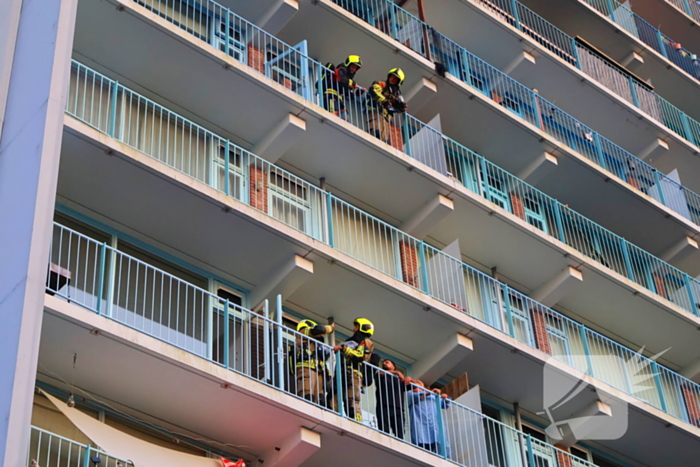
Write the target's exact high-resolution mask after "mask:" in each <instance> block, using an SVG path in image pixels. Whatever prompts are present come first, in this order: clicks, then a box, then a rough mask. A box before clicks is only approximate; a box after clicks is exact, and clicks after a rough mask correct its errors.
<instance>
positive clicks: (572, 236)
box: [67, 62, 700, 316]
mask: <svg viewBox="0 0 700 467" xmlns="http://www.w3.org/2000/svg"><path fill="white" fill-rule="evenodd" d="M67 112H68V113H69V114H70V115H73V116H75V117H76V118H78V119H80V120H82V121H85V122H86V123H88V124H90V125H92V126H94V127H95V128H97V129H98V130H100V131H103V132H105V133H107V134H109V135H110V136H112V137H114V138H116V139H118V140H119V141H122V142H123V143H125V144H128V145H129V146H131V147H133V148H135V149H137V150H139V151H142V152H145V153H146V154H148V155H150V156H151V157H154V158H156V159H158V160H160V161H162V162H164V163H166V164H168V165H170V166H171V167H174V168H176V169H178V170H180V171H182V172H185V173H187V174H188V175H190V176H192V177H194V178H196V179H197V180H200V181H202V182H204V183H207V184H210V185H212V186H214V187H215V188H217V189H218V190H221V191H223V192H224V193H226V194H227V195H230V196H233V197H234V198H236V199H238V200H240V201H243V202H247V203H249V204H251V205H252V206H253V207H256V208H258V209H261V210H265V211H266V212H270V211H271V212H272V213H273V215H275V216H276V217H277V218H278V219H279V220H281V221H282V222H285V223H286V224H288V225H290V226H292V227H294V228H297V229H299V230H302V231H304V232H306V233H308V234H309V235H311V236H313V237H314V238H316V239H317V240H322V241H325V240H328V241H330V242H332V243H331V245H332V246H336V242H338V241H340V240H339V239H336V238H335V236H334V235H333V232H334V231H335V230H337V228H336V226H334V225H333V224H332V223H328V224H327V225H322V222H323V221H324V220H325V219H328V218H331V217H332V216H333V211H332V208H333V206H334V205H335V204H337V202H334V203H335V204H334V203H330V204H327V205H326V208H325V210H321V211H319V210H318V209H316V208H317V207H318V206H319V205H320V203H321V202H323V201H324V200H325V199H326V197H327V194H326V193H325V192H320V191H318V190H317V189H316V188H315V187H313V186H312V185H310V184H308V183H307V182H306V181H304V180H302V179H300V178H298V177H295V176H293V175H291V174H288V173H283V172H281V171H280V170H279V169H277V168H275V167H274V166H272V165H270V164H269V163H267V162H265V161H264V160H263V159H261V158H258V157H256V156H255V155H253V154H251V153H250V152H248V151H246V150H245V149H243V148H240V147H238V146H236V145H235V144H233V143H232V142H230V141H228V140H226V139H225V138H222V137H220V136H218V135H216V134H214V133H212V132H210V131H208V130H206V129H204V128H202V127H201V126H199V125H197V124H195V123H192V122H190V121H188V120H187V119H185V118H183V117H182V116H180V115H178V114H176V113H174V112H171V111H170V110H168V109H166V108H164V107H162V106H160V105H158V104H156V103H154V102H152V101H150V100H148V99H147V98H145V97H143V96H141V95H139V94H137V93H135V92H133V91H131V90H130V89H128V88H126V87H124V86H122V85H120V84H118V83H116V82H114V81H112V80H110V79H109V78H106V77H104V76H102V75H100V74H98V73H96V72H94V71H93V70H90V69H89V68H87V67H85V66H83V65H80V64H79V63H77V62H74V67H73V79H72V82H71V88H70V89H69V97H68V103H67ZM115 121H116V122H118V124H117V123H114V122H115ZM404 123H405V124H404V125H403V131H402V133H403V135H402V139H403V140H404V141H406V143H407V145H409V144H410V145H411V146H412V147H413V151H412V157H413V158H415V159H416V160H418V161H420V162H422V163H424V164H426V165H428V166H430V167H432V168H434V169H436V170H438V171H440V172H441V173H443V174H446V175H448V176H450V177H453V178H455V179H457V180H459V181H460V182H461V183H462V184H463V185H464V186H465V187H466V188H467V189H469V190H471V191H473V192H474V193H476V194H478V195H480V196H481V197H482V198H485V199H486V200H488V201H491V202H493V203H495V204H497V205H498V206H499V207H501V208H503V209H505V210H507V211H508V212H510V213H512V214H514V215H516V216H518V217H519V218H521V219H522V220H524V221H526V222H528V223H529V224H531V225H533V226H535V227H537V228H538V229H540V230H542V231H543V232H545V233H547V234H548V235H550V236H552V237H554V238H556V239H558V240H559V241H561V242H563V243H565V244H567V245H569V246H570V247H572V248H574V249H576V250H577V251H579V252H580V253H583V254H584V255H586V256H587V257H588V258H591V259H593V260H595V261H597V262H598V263H600V264H602V265H603V266H605V267H607V268H609V269H611V270H613V271H615V272H616V273H618V274H621V275H622V276H624V277H626V278H628V279H630V280H632V281H634V282H636V283H637V284H639V285H641V286H642V287H644V288H646V289H647V290H649V291H651V292H653V293H655V294H657V295H659V296H661V297H663V298H665V299H667V300H669V301H671V302H672V303H674V304H676V305H677V306H679V307H681V308H682V309H684V310H685V311H688V312H690V313H692V314H694V315H696V316H697V315H698V312H699V308H698V304H700V281H697V280H696V279H695V278H693V277H690V276H689V275H688V274H686V273H684V272H682V271H680V270H678V269H676V268H674V267H673V266H671V265H669V264H667V263H665V262H664V261H662V260H660V259H659V258H657V257H655V256H653V255H651V254H649V253H648V252H646V251H644V250H642V249H640V248H638V247H637V246H635V245H633V244H631V243H629V242H628V241H627V240H625V239H624V238H622V237H620V236H618V235H616V234H614V233H612V232H610V231H609V230H606V229H605V228H603V227H601V226H599V225H598V224H596V223H595V222H593V221H591V220H589V219H587V218H585V217H583V216H581V215H580V214H578V213H576V212H575V211H572V210H571V209H569V208H568V207H566V206H564V205H562V204H561V203H560V202H558V201H557V200H555V199H553V198H551V197H549V196H547V195H546V194H544V193H542V192H541V191H539V190H537V189H535V188H534V187H532V186H530V185H528V184H526V183H525V182H523V181H522V180H520V179H518V178H516V177H514V176H513V175H511V174H510V173H508V172H506V171H505V170H503V169H501V168H500V167H498V166H496V165H494V164H492V163H491V162H489V161H487V160H485V159H484V158H483V157H481V156H479V155H478V154H476V153H474V152H473V151H471V150H469V149H467V148H465V147H464V146H462V145H460V144H459V143H457V142H455V141H453V140H451V139H449V138H447V137H445V136H444V135H443V134H441V133H440V132H438V131H436V130H434V129H433V128H431V127H429V126H427V125H425V124H424V123H422V122H420V121H419V120H416V119H415V118H413V117H410V116H406V117H405V120H404ZM178 128H187V129H188V131H187V132H184V133H183V132H182V131H178ZM144 135H147V136H146V137H145V138H144ZM180 135H182V136H180ZM424 148H428V149H429V150H426V151H424V150H423V149H424ZM212 154H214V155H215V156H214V157H213V156H212ZM212 157H213V160H212ZM270 173H271V174H273V175H275V176H274V177H271V180H270V182H269V183H268V186H269V191H270V194H271V196H272V198H271V200H270V201H269V202H268V201H267V200H265V199H262V198H261V196H260V195H256V194H253V195H252V196H251V193H253V192H252V191H251V190H250V189H249V186H250V185H255V184H256V183H257V182H258V177H261V176H264V177H268V175H267V174H270ZM226 174H228V175H226ZM254 193H257V192H254ZM329 233H330V234H329ZM376 260H380V261H381V262H382V264H393V262H394V259H393V258H392V257H391V256H389V257H382V258H376Z"/></svg>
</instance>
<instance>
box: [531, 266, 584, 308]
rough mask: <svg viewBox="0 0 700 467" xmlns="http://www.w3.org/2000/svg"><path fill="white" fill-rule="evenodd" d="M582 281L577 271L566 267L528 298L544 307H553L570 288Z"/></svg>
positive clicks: (579, 272) (581, 275) (581, 276)
mask: <svg viewBox="0 0 700 467" xmlns="http://www.w3.org/2000/svg"><path fill="white" fill-rule="evenodd" d="M582 281H583V274H582V273H581V271H579V270H578V269H574V268H572V267H571V266H567V267H566V268H564V270H563V271H561V272H560V273H559V274H557V275H556V276H554V277H553V278H551V279H550V280H548V281H547V282H545V283H544V284H542V285H541V286H540V287H539V288H538V289H537V290H535V291H534V292H533V293H532V294H531V295H530V297H531V298H532V299H533V300H535V301H537V302H540V303H541V304H543V305H544V306H550V307H551V306H554V305H556V304H557V302H559V300H561V299H562V298H564V297H565V296H566V294H567V293H568V292H569V290H571V287H573V286H575V285H576V284H579V283H581V282H582Z"/></svg>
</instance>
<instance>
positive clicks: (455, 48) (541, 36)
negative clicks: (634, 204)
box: [332, 0, 700, 225]
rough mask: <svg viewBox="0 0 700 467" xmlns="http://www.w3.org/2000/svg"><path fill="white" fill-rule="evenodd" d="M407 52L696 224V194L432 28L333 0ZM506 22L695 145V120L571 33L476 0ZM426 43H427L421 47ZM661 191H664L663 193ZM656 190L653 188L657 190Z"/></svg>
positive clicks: (507, 0) (492, 1) (354, 1)
mask: <svg viewBox="0 0 700 467" xmlns="http://www.w3.org/2000/svg"><path fill="white" fill-rule="evenodd" d="M332 1H333V2H334V3H336V4H338V5H339V6H341V7H343V8H344V9H346V10H348V11H349V12H351V13H353V14H355V15H356V16H358V17H359V18H360V19H362V20H364V21H367V22H368V23H369V24H371V25H373V26H374V27H376V28H377V29H379V30H380V31H382V32H384V33H385V34H388V35H389V36H391V37H392V38H394V39H396V40H397V41H399V42H401V43H403V44H405V45H407V46H408V47H410V48H411V49H412V50H413V51H415V52H418V53H419V54H421V55H422V56H424V57H426V58H429V59H431V60H432V61H434V62H436V63H442V64H443V65H444V66H445V68H446V70H447V71H448V72H449V73H451V74H452V75H454V76H455V77H457V78H459V79H460V80H461V81H463V82H464V83H466V84H468V85H469V86H472V87H474V88H476V89H477V90H478V91H480V92H481V93H483V94H484V95H486V96H488V97H489V98H491V99H493V100H494V101H496V102H497V103H499V104H500V105H502V106H503V107H505V108H507V109H508V110H510V111H511V112H513V113H514V114H516V115H518V116H519V117H521V118H524V119H525V120H527V121H528V122H530V123H531V124H533V125H535V126H536V127H538V128H539V129H540V130H542V131H544V132H545V133H547V134H549V135H550V136H552V137H554V138H555V139H556V140H557V141H559V142H561V143H563V144H565V145H567V146H568V147H570V148H571V149H573V150H574V151H577V152H579V153H580V154H582V155H583V156H585V157H586V158H587V159H589V160H591V161H593V162H595V163H596V164H598V165H599V166H600V167H602V168H604V169H606V170H609V171H610V172H612V173H613V174H614V175H616V176H617V177H619V178H621V179H622V180H624V181H626V182H628V183H629V184H630V185H631V186H632V187H633V188H635V189H637V190H639V191H641V192H643V193H645V194H647V195H650V196H652V197H653V198H655V199H656V200H657V201H659V202H660V203H662V204H664V205H665V206H667V207H669V208H670V209H672V210H673V211H675V212H677V213H678V214H680V215H682V216H683V217H685V218H686V219H689V220H690V221H692V222H694V223H695V224H698V225H700V196H699V195H697V194H696V193H694V192H692V191H690V190H688V189H687V188H685V187H684V186H682V185H680V184H679V183H678V182H676V181H675V180H672V179H671V178H669V177H667V176H666V175H664V174H663V173H660V172H658V171H657V170H656V169H654V168H653V167H652V166H650V165H649V164H647V163H645V162H643V161H642V160H641V159H639V158H637V157H635V156H634V155H633V154H631V153H629V152H628V151H626V150H624V149H622V148H621V147H619V146H617V145H616V144H614V143H613V142H612V141H610V140H608V139H606V138H604V137H603V136H601V135H600V134H598V133H597V132H596V131H594V130H593V129H591V128H589V127H588V126H586V125H584V124H583V123H581V122H579V121H578V120H576V119H575V118H573V117H571V116H570V115H568V114H567V113H566V112H564V111H563V110H561V109H560V108H558V107H556V106H555V105H554V104H552V103H550V102H549V101H547V100H545V99H544V98H542V97H541V96H539V94H537V93H536V92H534V91H532V90H530V89H528V88H527V87H525V86H523V85H522V84H520V83H519V82H517V81H515V80H513V79H512V78H510V77H509V76H507V75H505V74H503V73H501V72H500V71H499V70H498V69H496V68H494V67H493V66H491V65H489V64H488V63H486V62H484V61H483V60H481V59H480V58H478V57H476V56H475V55H473V54H472V53H470V52H468V51H467V50H466V49H465V48H464V47H462V46H460V45H458V44H456V43H455V42H453V41H452V40H450V39H449V38H447V37H445V36H444V35H442V34H440V33H438V32H437V31H435V29H433V28H432V27H431V26H430V25H428V24H426V23H423V22H422V21H420V20H419V19H418V18H416V17H415V16H413V15H411V14H410V13H408V12H407V11H405V10H403V9H401V8H400V7H399V6H398V5H396V4H395V3H394V2H392V1H390V0H369V1H366V0H332ZM477 1H478V2H479V3H480V4H482V5H485V6H487V7H488V8H489V9H490V10H491V11H493V12H496V13H497V14H498V15H499V16H500V17H501V18H502V19H503V21H505V22H506V23H508V24H510V25H511V26H514V27H516V28H518V29H519V30H520V31H522V32H524V33H526V34H528V35H529V36H530V37H532V38H534V39H535V40H536V41H537V42H539V43H540V44H542V45H543V46H544V47H546V48H547V49H549V50H550V51H552V52H554V53H555V54H557V55H558V56H560V57H561V58H563V59H564V60H566V61H568V62H569V63H571V64H572V65H575V66H577V67H578V68H579V69H581V70H582V71H583V72H584V73H586V74H588V75H589V76H591V78H593V79H595V80H596V81H598V82H600V83H601V84H602V85H603V86H605V87H607V88H608V89H610V90H612V91H613V92H615V93H616V94H618V95H620V96H621V97H623V98H624V99H625V100H627V101H628V102H630V103H631V104H632V105H634V106H635V107H637V108H639V109H641V110H642V111H644V112H646V113H647V114H648V115H649V116H650V117H652V118H653V119H655V120H656V121H658V122H659V123H661V124H663V125H664V126H665V127H667V128H668V129H670V130H671V131H673V132H674V133H676V134H678V135H679V136H681V137H682V138H685V139H686V140H688V141H689V142H691V143H693V144H695V145H698V144H700V123H698V122H697V121H695V120H693V119H692V118H690V117H688V116H687V115H686V114H685V113H684V112H682V111H681V110H679V109H678V108H676V107H675V106H673V105H672V104H671V103H669V102H668V101H666V100H665V99H663V98H661V97H660V96H658V95H657V94H656V93H654V92H653V91H651V90H650V88H649V87H648V86H646V85H645V84H643V83H641V82H640V81H639V80H638V79H637V78H634V77H633V76H632V75H630V74H629V73H625V72H623V71H622V70H621V69H620V68H619V67H615V66H614V65H613V64H611V63H610V62H609V61H607V60H605V59H604V58H603V57H601V56H600V55H598V54H594V53H593V52H591V51H590V50H589V49H587V48H584V47H582V46H581V44H579V43H577V42H576V40H575V39H574V38H572V37H569V36H567V35H566V34H565V33H563V32H562V31H560V30H559V29H557V28H556V27H554V26H553V25H551V24H550V23H548V22H547V21H545V20H544V19H542V18H541V17H540V16H538V15H537V14H535V13H534V12H533V11H532V10H530V9H528V8H527V7H525V6H524V5H522V4H520V3H519V2H517V1H515V0H477ZM426 43H427V44H428V47H426V45H425V44H426ZM661 191H663V192H665V193H661ZM657 192H658V193H657Z"/></svg>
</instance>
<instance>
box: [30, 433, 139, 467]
mask: <svg viewBox="0 0 700 467" xmlns="http://www.w3.org/2000/svg"><path fill="white" fill-rule="evenodd" d="M97 459H99V461H98V462H97V463H95V462H93V460H97ZM32 461H34V462H35V465H36V466H37V467H93V466H95V465H99V466H100V467H127V466H130V465H134V464H133V463H132V462H131V461H129V460H126V459H121V458H119V457H114V456H111V455H109V454H107V453H106V452H103V451H101V450H99V449H97V448H95V447H92V446H90V445H88V444H82V443H78V442H76V441H73V440H70V439H68V438H64V437H63V436H59V435H57V434H55V433H51V432H50V431H46V430H43V429H41V428H37V427H34V426H33V427H32V428H31V437H30V442H29V452H28V453H27V462H26V463H25V464H24V465H32Z"/></svg>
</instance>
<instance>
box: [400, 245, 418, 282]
mask: <svg viewBox="0 0 700 467" xmlns="http://www.w3.org/2000/svg"><path fill="white" fill-rule="evenodd" d="M399 257H400V259H401V274H402V279H403V281H404V282H405V283H406V284H408V285H412V286H413V287H418V255H417V254H416V247H415V246H413V245H411V244H410V243H407V242H404V241H400V242H399Z"/></svg>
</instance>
